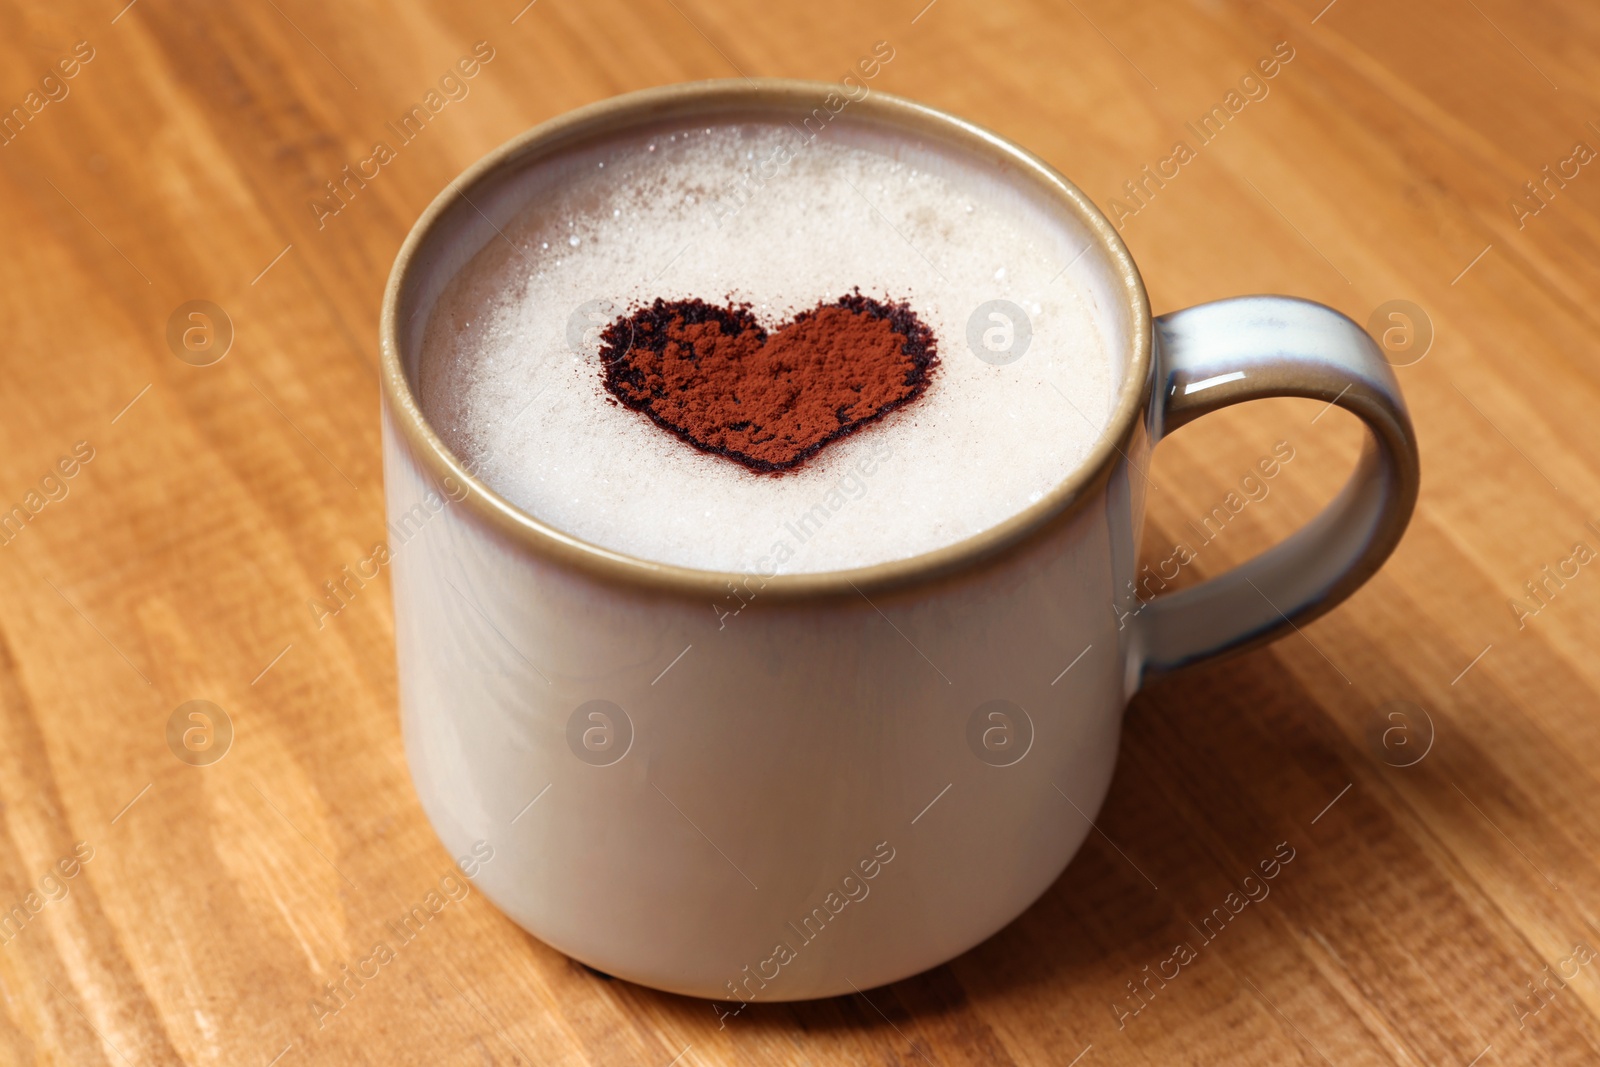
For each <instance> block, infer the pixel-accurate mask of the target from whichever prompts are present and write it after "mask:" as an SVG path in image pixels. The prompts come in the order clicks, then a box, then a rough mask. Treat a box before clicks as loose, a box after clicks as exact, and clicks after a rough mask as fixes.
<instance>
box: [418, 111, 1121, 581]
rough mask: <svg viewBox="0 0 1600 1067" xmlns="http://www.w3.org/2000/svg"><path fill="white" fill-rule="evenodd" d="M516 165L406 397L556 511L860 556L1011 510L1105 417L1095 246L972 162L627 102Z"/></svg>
mask: <svg viewBox="0 0 1600 1067" xmlns="http://www.w3.org/2000/svg"><path fill="white" fill-rule="evenodd" d="M519 182H520V184H519V185H518V186H517V193H518V196H519V198H520V204H521V207H520V208H519V210H518V211H517V212H516V213H514V214H513V215H512V216H511V217H510V219H509V221H508V222H507V223H505V224H503V225H500V226H498V227H497V233H496V234H495V235H492V236H491V238H490V239H489V240H488V241H487V243H485V244H484V245H483V246H482V247H481V248H480V249H478V250H477V251H476V252H475V254H473V255H471V256H470V258H467V259H466V261H465V263H464V265H463V266H462V267H461V269H460V270H459V271H458V272H457V273H456V275H455V277H454V278H453V279H452V280H451V281H450V282H449V284H448V285H446V286H445V288H444V290H443V292H442V294H441V295H440V297H439V299H438V300H437V302H436V303H435V304H434V306H433V308H432V310H431V314H430V318H429V321H428V324H427V326H426V329H425V332H424V334H423V338H424V341H423V346H422V354H421V359H420V367H419V374H418V377H419V384H420V389H419V393H420V400H421V404H422V408H423V411H424V414H425V415H426V416H427V418H428V419H429V421H430V422H431V423H432V425H433V426H434V427H435V428H436V429H437V430H438V432H439V433H440V435H441V436H442V438H443V439H444V441H445V443H446V444H447V445H448V446H449V447H450V448H451V449H452V450H453V451H454V452H455V453H456V454H457V455H458V456H459V457H460V458H461V459H462V460H463V461H464V462H466V463H467V465H468V466H469V467H470V468H471V469H473V470H475V471H476V472H477V473H478V474H479V476H480V477H481V478H482V479H483V480H484V481H485V482H486V483H487V484H488V485H489V486H490V487H491V488H493V489H494V490H495V491H496V492H498V493H500V494H501V495H502V496H504V497H505V498H506V499H507V500H509V501H510V502H511V503H513V504H515V505H516V506H518V507H520V508H522V509H523V510H525V511H527V512H528V513H529V514H531V515H533V516H534V517H535V518H537V519H539V520H541V521H542V522H545V523H547V524H549V525H551V526H554V527H556V528H558V529H560V530H562V531H564V532H566V533H568V534H570V535H572V536H575V537H578V538H580V539H582V540H585V541H588V542H591V543H593V544H596V545H599V546H601V547H604V548H607V549H610V550H613V551H617V552H622V553H626V554H629V555H632V556H636V557H642V558H646V559H650V560H655V561H660V562H665V563H671V564H676V565H680V566H685V567H692V568H699V569H705V570H716V571H726V572H736V573H760V574H765V575H772V574H778V573H784V574H793V573H804V572H817V571H831V570H840V569H848V568H855V567H864V566H870V565H873V564H876V563H881V562H886V561H890V560H896V559H902V558H906V557H910V556H914V555H917V554H919V553H923V552H927V551H930V550H933V549H937V548H940V547H943V546H946V545H950V544H954V543H956V542H959V541H961V540H964V539H966V538H968V537H971V536H973V535H975V534H978V533H981V532H982V531H984V530H985V529H988V528H990V527H992V526H994V525H995V524H997V523H999V522H1002V521H1004V520H1005V519H1007V518H1008V517H1010V516H1012V515H1014V514H1016V513H1017V512H1019V511H1021V510H1023V509H1025V508H1027V507H1028V506H1029V505H1030V504H1032V503H1034V502H1036V501H1038V500H1040V499H1041V498H1042V497H1043V496H1044V494H1045V493H1046V492H1048V491H1049V490H1050V489H1051V488H1052V487H1053V486H1055V485H1057V484H1058V483H1060V482H1061V481H1062V480H1063V479H1064V478H1066V477H1067V476H1068V475H1069V474H1071V472H1072V471H1073V470H1074V469H1076V468H1077V467H1078V466H1079V465H1080V464H1081V463H1082V462H1083V461H1084V460H1085V458H1086V457H1087V455H1088V453H1089V451H1090V449H1091V448H1092V446H1093V445H1094V443H1095V442H1096V440H1097V439H1098V437H1099V435H1100V434H1101V432H1102V430H1103V428H1104V427H1105V425H1106V424H1107V421H1108V419H1109V416H1110V409H1111V405H1112V397H1113V395H1114V393H1115V391H1116V389H1117V386H1118V384H1119V376H1120V375H1121V373H1122V369H1121V368H1120V367H1119V366H1118V365H1116V362H1115V361H1114V360H1113V358H1112V355H1111V353H1112V352H1114V351H1117V350H1118V349H1117V345H1116V343H1115V341H1114V339H1113V338H1111V337H1109V336H1108V334H1107V327H1106V325H1105V323H1104V321H1103V317H1104V315H1105V312H1103V310H1102V306H1103V305H1102V301H1101V299H1100V292H1099V290H1097V288H1096V282H1095V279H1096V278H1098V277H1100V276H1102V275H1103V273H1104V271H1103V267H1102V266H1101V265H1100V264H1099V263H1098V261H1097V258H1096V257H1098V256H1100V255H1101V253H1100V252H1098V251H1091V252H1088V253H1087V254H1085V252H1084V250H1085V248H1087V247H1089V242H1088V239H1087V237H1086V236H1085V235H1084V233H1083V231H1082V230H1081V227H1080V228H1078V229H1074V228H1073V226H1074V225H1076V224H1069V223H1068V222H1065V221H1063V220H1062V219H1061V218H1060V217H1059V211H1057V212H1052V211H1051V210H1049V209H1048V208H1047V206H1046V205H1045V204H1044V203H1043V202H1041V201H1038V200H1035V199H1034V198H1033V196H1032V194H1030V193H1028V192H1025V191H1023V190H1022V189H1020V188H1019V187H1018V185H1017V183H1015V182H1012V181H1010V180H1009V179H1008V177H1007V175H1006V174H1005V173H1004V172H1003V171H1002V170H1000V169H999V168H997V167H996V166H995V165H994V164H993V163H992V162H990V161H987V160H982V159H978V158H976V157H973V156H969V155H963V154H961V153H958V152H957V151H955V150H952V149H948V148H944V147H941V146H938V145H932V144H922V143H919V142H916V141H914V140H911V139H909V138H908V137H907V135H906V134H905V133H903V132H890V131H887V130H884V129H882V128H879V127H875V126H872V125H870V124H867V123H864V122H863V123H853V122H852V121H850V119H849V117H848V113H846V115H845V116H842V117H841V118H839V119H838V120H836V121H834V122H832V123H830V124H829V125H828V126H827V127H826V129H822V130H818V129H815V128H814V127H813V125H812V124H811V123H810V122H801V121H798V120H797V121H796V122H795V123H793V124H786V123H783V122H780V121H775V120H773V119H771V118H767V119H763V120H751V121H737V120H735V119H729V120H727V121H725V122H723V123H722V124H720V125H710V126H707V125H697V126H694V127H684V126H681V125H680V126H674V127H661V128H647V129H643V130H638V131H636V132H633V133H630V134H627V135H623V136H614V137H612V138H611V139H608V140H604V141H601V142H599V143H590V144H588V145H586V146H584V147H582V148H579V149H575V150H572V151H569V152H567V153H565V154H564V155H561V156H559V157H557V158H555V159H553V160H552V159H546V160H543V161H541V162H539V163H537V164H534V165H532V166H529V167H528V168H526V169H525V170H524V172H523V173H522V174H521V176H520V179H519ZM658 302H659V303H658ZM852 346H854V347H852ZM869 347H870V348H871V351H870V352H869V351H868V348H869ZM869 357H870V358H869ZM716 360H723V361H727V360H734V361H738V362H737V366H736V368H735V369H736V373H734V372H727V368H728V367H730V366H735V364H730V363H727V362H723V363H720V364H716V363H714V361H716ZM873 360H876V361H877V362H876V363H873V362H872V361H873ZM869 374H870V375H875V376H876V377H875V378H874V379H873V381H872V382H866V381H865V380H864V379H863V378H862V376H863V375H869ZM719 375H720V376H719ZM762 375H764V376H765V377H761V378H760V380H759V381H757V377H759V376H762ZM819 390H827V391H828V392H819ZM757 412H761V413H762V414H760V415H759V416H758V414H757ZM763 420H765V421H763Z"/></svg>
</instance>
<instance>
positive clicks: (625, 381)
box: [600, 292, 939, 473]
mask: <svg viewBox="0 0 1600 1067" xmlns="http://www.w3.org/2000/svg"><path fill="white" fill-rule="evenodd" d="M600 341H601V349H600V355H601V359H602V361H603V366H604V375H605V387H606V390H607V391H608V392H610V393H611V395H612V396H614V397H616V398H617V400H618V401H620V402H621V403H622V404H624V405H625V406H627V407H629V408H632V409H633V410H634V411H638V412H642V413H643V414H645V415H647V416H649V417H650V419H651V421H652V422H654V423H655V424H656V425H657V426H659V427H661V428H662V429H663V430H666V431H667V432H668V433H670V434H672V435H673V436H675V437H677V438H679V439H680V440H682V441H685V442H687V443H688V444H690V445H693V446H694V447H695V448H698V449H700V450H701V451H702V452H711V453H714V454H716V455H719V456H726V457H728V458H729V459H731V460H735V461H736V462H739V463H742V464H744V466H746V467H748V468H749V469H750V470H753V471H759V472H762V473H774V472H780V471H786V470H791V469H793V468H794V467H797V466H799V465H800V464H801V463H803V462H805V461H806V460H807V459H808V458H810V457H811V456H814V455H816V453H817V452H818V451H819V450H820V449H821V448H822V447H823V446H824V445H826V444H828V443H829V442H830V441H837V440H838V439H839V438H841V437H845V436H847V435H849V434H852V433H854V432H855V431H857V430H859V429H861V427H863V426H865V425H867V424H868V423H870V422H872V421H874V420H876V419H881V418H883V416H884V415H886V414H888V413H889V412H891V411H893V410H894V409H895V408H898V407H902V406H904V405H906V404H909V403H911V402H912V401H913V400H916V399H917V398H918V397H919V396H921V395H922V393H923V391H924V390H926V389H927V387H928V383H929V381H930V379H931V378H932V375H933V370H934V367H935V366H937V364H938V361H939V360H938V354H937V351H936V345H935V342H934V336H933V331H932V330H930V329H928V327H927V326H926V325H924V324H923V322H922V321H921V320H920V319H918V318H917V316H916V314H915V313H914V312H913V311H912V310H911V309H910V308H909V307H907V306H906V305H905V304H895V303H881V302H879V301H877V300H873V299H872V298H871V297H865V296H862V295H861V294H860V293H859V292H857V293H855V294H853V295H850V296H844V297H841V298H840V299H838V300H836V301H834V302H833V303H831V304H819V305H817V306H816V307H815V308H813V309H811V310H810V311H802V312H801V313H800V314H798V315H796V316H795V317H794V318H793V319H792V320H790V321H789V322H787V323H784V324H783V325H781V326H779V327H777V328H776V329H775V330H773V331H772V332H771V333H768V332H767V330H766V329H764V328H763V327H762V326H761V324H760V323H759V322H757V321H756V317H755V316H754V315H753V314H751V312H750V307H749V305H748V304H745V305H729V306H728V307H717V306H715V305H712V304H707V303H706V302H705V301H703V300H673V301H666V300H659V299H658V300H656V301H655V303H653V304H651V305H650V306H648V307H640V308H637V309H635V310H634V311H633V312H632V313H631V314H629V315H625V316H623V317H622V318H619V319H618V320H617V321H616V322H613V323H612V324H611V325H609V326H607V327H606V328H605V329H604V330H603V331H601V334H600Z"/></svg>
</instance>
